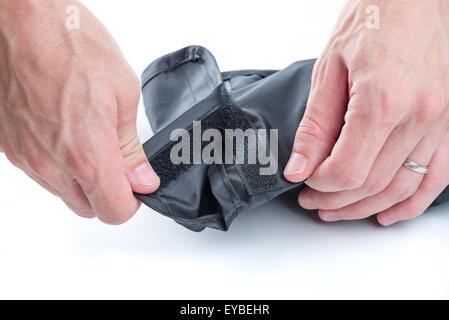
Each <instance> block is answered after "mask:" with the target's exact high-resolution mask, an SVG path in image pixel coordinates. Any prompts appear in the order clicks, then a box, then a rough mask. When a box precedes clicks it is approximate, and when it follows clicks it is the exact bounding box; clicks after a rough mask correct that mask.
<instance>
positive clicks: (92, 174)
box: [65, 150, 96, 185]
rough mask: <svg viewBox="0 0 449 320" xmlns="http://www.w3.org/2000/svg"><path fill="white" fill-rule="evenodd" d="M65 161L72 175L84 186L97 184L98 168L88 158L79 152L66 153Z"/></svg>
mask: <svg viewBox="0 0 449 320" xmlns="http://www.w3.org/2000/svg"><path fill="white" fill-rule="evenodd" d="M65 161H66V163H67V164H68V165H69V167H70V168H71V171H72V172H71V173H72V174H73V176H75V177H76V179H77V180H79V181H80V182H83V184H87V185H92V184H94V183H95V182H96V169H95V168H96V166H95V165H92V163H93V161H91V160H90V159H89V158H88V157H86V156H84V155H83V154H81V153H79V152H71V151H69V150H67V151H66V154H65Z"/></svg>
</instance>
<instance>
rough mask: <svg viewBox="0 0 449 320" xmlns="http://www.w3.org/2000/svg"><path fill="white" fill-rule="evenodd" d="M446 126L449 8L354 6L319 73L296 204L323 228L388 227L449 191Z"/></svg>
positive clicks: (297, 168) (357, 1)
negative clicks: (422, 169)
mask: <svg viewBox="0 0 449 320" xmlns="http://www.w3.org/2000/svg"><path fill="white" fill-rule="evenodd" d="M377 12H378V13H379V16H378V17H376V16H375V15H376V13H377ZM373 14H374V16H373ZM377 18H379V21H377V22H378V24H377V22H376V21H370V20H369V19H377ZM448 124H449V2H448V1H445V0H428V1H421V0H395V1H391V0H368V1H366V0H352V1H349V2H348V3H347V5H346V7H345V8H344V10H343V12H342V14H341V16H340V18H339V21H338V23H337V26H336V29H335V32H334V34H333V35H332V37H331V39H330V41H329V43H328V45H327V48H326V49H325V51H324V54H323V55H322V56H321V58H320V59H319V61H318V62H317V64H316V66H315V69H314V74H313V80H312V89H311V93H310V100H309V103H308V106H307V110H306V114H305V116H304V118H303V120H302V122H301V124H300V126H299V129H298V132H297V135H296V140H295V144H294V147H293V153H292V157H291V159H290V162H289V164H288V166H287V167H286V170H285V172H284V174H285V177H286V178H287V179H288V180H290V181H292V182H299V181H302V180H304V179H306V178H308V180H307V181H306V183H307V185H308V186H309V187H310V188H306V189H305V190H304V191H303V192H302V193H301V195H300V196H299V202H300V204H301V205H302V206H303V207H304V208H306V209H320V210H319V216H320V217H321V218H322V219H323V220H325V221H329V222H330V221H338V220H348V219H361V218H366V217H369V216H371V215H373V214H376V213H380V214H379V215H378V221H379V222H380V223H381V224H383V225H391V224H393V223H395V222H397V221H401V220H406V219H409V218H413V217H416V216H418V215H420V214H421V213H423V212H424V211H425V209H426V208H427V207H428V206H429V205H430V204H431V203H432V201H433V200H434V199H435V198H436V197H437V196H438V195H439V194H440V193H441V192H442V191H443V190H444V188H445V187H446V186H447V185H448V184H449V166H448V164H447V163H448V159H449V132H448V131H447V128H448ZM407 159H410V160H411V161H413V162H415V163H418V164H420V165H423V166H427V165H429V166H430V170H429V172H428V173H427V174H426V175H421V174H419V173H416V172H414V171H412V170H410V169H407V168H405V167H404V166H403V163H404V162H405V161H406V160H407Z"/></svg>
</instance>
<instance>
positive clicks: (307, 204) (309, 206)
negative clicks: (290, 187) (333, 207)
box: [299, 198, 318, 210]
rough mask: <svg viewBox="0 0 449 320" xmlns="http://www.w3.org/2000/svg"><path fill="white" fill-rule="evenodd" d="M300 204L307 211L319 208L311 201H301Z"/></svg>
mask: <svg viewBox="0 0 449 320" xmlns="http://www.w3.org/2000/svg"><path fill="white" fill-rule="evenodd" d="M299 204H300V205H301V207H303V208H304V209H306V210H316V209H318V207H317V206H316V205H315V204H314V203H313V202H312V200H310V199H301V198H300V199H299Z"/></svg>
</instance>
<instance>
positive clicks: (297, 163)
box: [284, 153, 307, 175]
mask: <svg viewBox="0 0 449 320" xmlns="http://www.w3.org/2000/svg"><path fill="white" fill-rule="evenodd" d="M306 166H307V158H306V157H304V156H303V155H302V154H299V153H293V154H292V155H291V157H290V160H288V163H287V166H286V167H285V170H284V174H287V175H292V174H300V173H303V172H304V170H305V169H306Z"/></svg>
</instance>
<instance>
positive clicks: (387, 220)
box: [381, 215, 399, 227]
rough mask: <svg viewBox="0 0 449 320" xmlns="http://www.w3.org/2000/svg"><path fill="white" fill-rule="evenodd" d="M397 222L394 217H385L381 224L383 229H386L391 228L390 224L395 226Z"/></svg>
mask: <svg viewBox="0 0 449 320" xmlns="http://www.w3.org/2000/svg"><path fill="white" fill-rule="evenodd" d="M398 221H399V220H398V219H397V218H396V217H395V216H391V215H390V216H385V217H384V218H383V219H382V221H381V224H382V225H383V226H384V227H388V226H391V225H392V224H395V223H396V222H398Z"/></svg>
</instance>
